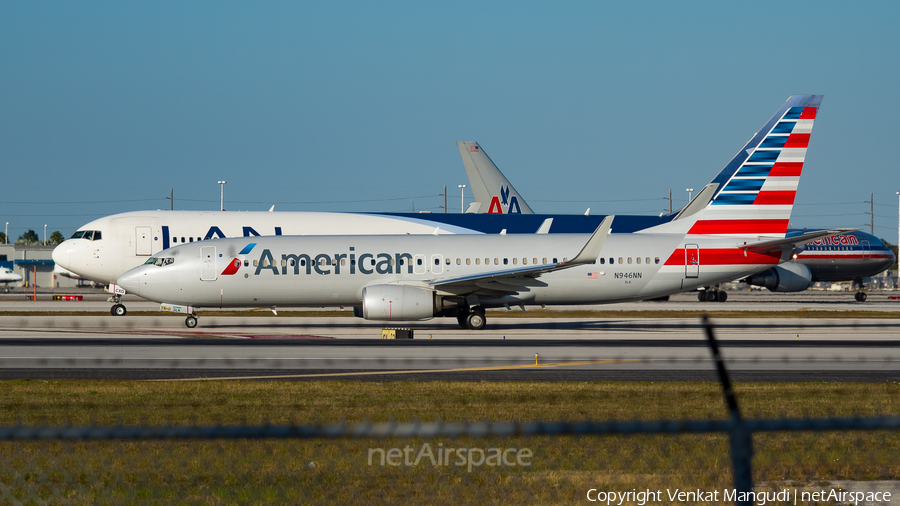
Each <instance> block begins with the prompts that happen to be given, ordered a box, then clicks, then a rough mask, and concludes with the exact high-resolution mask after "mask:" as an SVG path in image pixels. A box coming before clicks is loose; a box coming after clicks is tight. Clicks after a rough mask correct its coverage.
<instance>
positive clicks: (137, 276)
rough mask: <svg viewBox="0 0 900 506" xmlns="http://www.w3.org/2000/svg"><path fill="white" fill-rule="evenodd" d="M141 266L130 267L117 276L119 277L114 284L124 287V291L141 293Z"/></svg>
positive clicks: (142, 274)
mask: <svg viewBox="0 0 900 506" xmlns="http://www.w3.org/2000/svg"><path fill="white" fill-rule="evenodd" d="M143 271H144V269H143V266H140V267H137V268H135V269H131V270H130V271H128V272H126V273H125V274H122V275H121V276H119V279H117V280H116V284H117V285H119V286H121V287H122V288H124V289H125V291H127V292H130V293H133V294H135V295H140V294H141V283H140V280H141V278H142V277H143V276H144V272H143Z"/></svg>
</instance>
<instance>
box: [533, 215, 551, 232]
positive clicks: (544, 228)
mask: <svg viewBox="0 0 900 506" xmlns="http://www.w3.org/2000/svg"><path fill="white" fill-rule="evenodd" d="M551 225H553V218H547V219H546V220H544V222H543V223H541V226H540V227H538V229H537V232H535V234H549V233H550V226H551Z"/></svg>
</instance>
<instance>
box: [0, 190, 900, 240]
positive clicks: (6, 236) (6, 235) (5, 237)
mask: <svg viewBox="0 0 900 506" xmlns="http://www.w3.org/2000/svg"><path fill="white" fill-rule="evenodd" d="M897 193H900V192H897ZM3 241H4V242H6V244H9V222H8V221H7V222H6V230H5V231H4V232H3Z"/></svg>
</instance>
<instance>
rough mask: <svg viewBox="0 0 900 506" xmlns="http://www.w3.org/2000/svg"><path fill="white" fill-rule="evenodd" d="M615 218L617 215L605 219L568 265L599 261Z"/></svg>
mask: <svg viewBox="0 0 900 506" xmlns="http://www.w3.org/2000/svg"><path fill="white" fill-rule="evenodd" d="M613 218H615V215H612V214H611V215H609V216H607V217H606V218H603V221H602V222H600V226H598V227H597V229H596V230H594V233H593V234H592V235H591V238H590V239H588V240H587V242H586V243H584V246H583V247H582V248H581V251H579V252H578V254H577V255H575V258H573V259H572V260H569V261H568V262H566V263H567V264H571V265H578V264H589V263H591V262H593V261H595V260H597V257H599V256H600V250H601V249H602V248H603V243H604V242H606V236H608V235H609V232H610V230H611V229H612V222H613Z"/></svg>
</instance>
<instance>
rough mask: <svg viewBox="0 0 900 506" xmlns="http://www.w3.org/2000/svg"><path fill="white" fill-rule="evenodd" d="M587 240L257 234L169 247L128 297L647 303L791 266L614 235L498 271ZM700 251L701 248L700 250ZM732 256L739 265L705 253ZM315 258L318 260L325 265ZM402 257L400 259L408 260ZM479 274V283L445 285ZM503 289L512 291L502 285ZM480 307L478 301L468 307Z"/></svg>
mask: <svg viewBox="0 0 900 506" xmlns="http://www.w3.org/2000/svg"><path fill="white" fill-rule="evenodd" d="M587 238H588V236H587V235H582V234H578V235H569V234H557V235H465V236H461V235H456V236H430V235H428V236H407V235H403V236H338V237H335V236H331V237H324V236H323V237H252V238H241V239H222V240H217V241H211V242H209V243H200V244H188V245H184V246H178V247H175V248H172V249H170V250H166V251H162V252H160V253H159V254H157V255H154V257H156V258H169V259H171V262H169V263H167V264H164V265H160V266H157V265H142V266H140V267H138V268H135V269H133V270H131V271H129V272H127V273H126V274H124V275H123V276H121V277H120V278H119V279H118V284H119V285H121V286H123V287H124V288H125V289H126V290H128V291H129V292H131V293H135V294H137V295H140V296H141V297H144V298H147V299H150V300H155V301H158V302H164V303H174V304H184V305H191V306H195V307H247V306H269V307H276V306H323V307H325V306H359V305H360V304H361V301H362V294H363V289H364V288H366V287H370V286H373V285H384V284H403V285H406V286H417V287H422V288H425V289H431V287H434V289H435V292H436V294H437V295H438V296H442V297H462V298H465V297H467V296H472V295H473V294H475V295H476V296H477V300H478V302H477V304H478V305H481V306H483V307H497V306H502V305H504V304H526V305H527V304H589V303H610V302H620V301H629V300H641V299H647V298H654V297H659V296H663V295H668V294H673V293H677V292H681V291H684V290H690V289H693V288H697V287H700V286H708V285H712V284H716V283H719V282H724V281H729V280H732V279H736V278H739V277H742V276H746V275H749V274H752V273H754V272H758V271H759V270H762V269H765V268H767V267H770V266H771V265H773V264H774V263H778V262H779V261H781V260H786V259H787V254H785V258H784V259H782V258H780V257H762V256H759V255H756V256H754V255H751V256H749V257H748V256H745V255H744V254H743V252H741V251H739V250H738V249H737V248H736V245H737V244H740V243H741V241H740V238H736V237H713V236H701V237H697V236H686V235H684V234H660V233H650V234H640V233H637V234H617V235H610V236H608V237H607V239H606V242H605V244H604V245H603V247H602V250H601V253H600V256H599V257H598V259H597V261H596V262H595V263H593V264H586V265H581V266H576V267H571V268H568V269H564V270H559V271H555V272H550V273H545V274H543V275H541V276H539V277H536V278H534V279H530V280H528V281H526V282H525V283H526V284H527V285H528V288H527V289H524V290H522V289H521V288H516V289H513V290H512V292H514V293H509V291H510V285H516V284H517V282H513V283H509V282H508V280H507V281H503V280H501V282H499V283H498V282H495V281H492V280H491V279H484V278H485V277H486V276H489V275H490V274H491V273H494V272H501V271H506V270H509V269H517V268H521V267H525V266H529V265H535V262H536V263H537V264H539V265H543V264H554V263H558V262H564V261H566V260H567V259H568V258H572V257H574V256H575V255H576V254H577V253H578V251H579V249H580V248H581V247H582V245H583V244H584V243H585V241H586V240H587ZM695 245H696V248H695ZM726 249H727V250H729V251H733V252H734V253H733V254H731V255H730V256H728V258H729V259H730V260H728V261H727V262H723V261H721V256H716V257H713V256H710V263H704V258H703V256H702V255H701V254H700V252H701V251H723V250H726ZM317 259H318V260H317ZM401 260H402V261H403V262H402V263H401ZM469 276H481V277H482V279H478V280H477V281H473V282H472V283H471V286H468V285H466V284H465V283H462V284H461V283H455V284H453V285H451V286H449V287H447V286H443V285H441V282H442V281H444V280H453V279H457V278H463V277H469ZM504 284H505V286H504ZM470 303H471V301H470Z"/></svg>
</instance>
